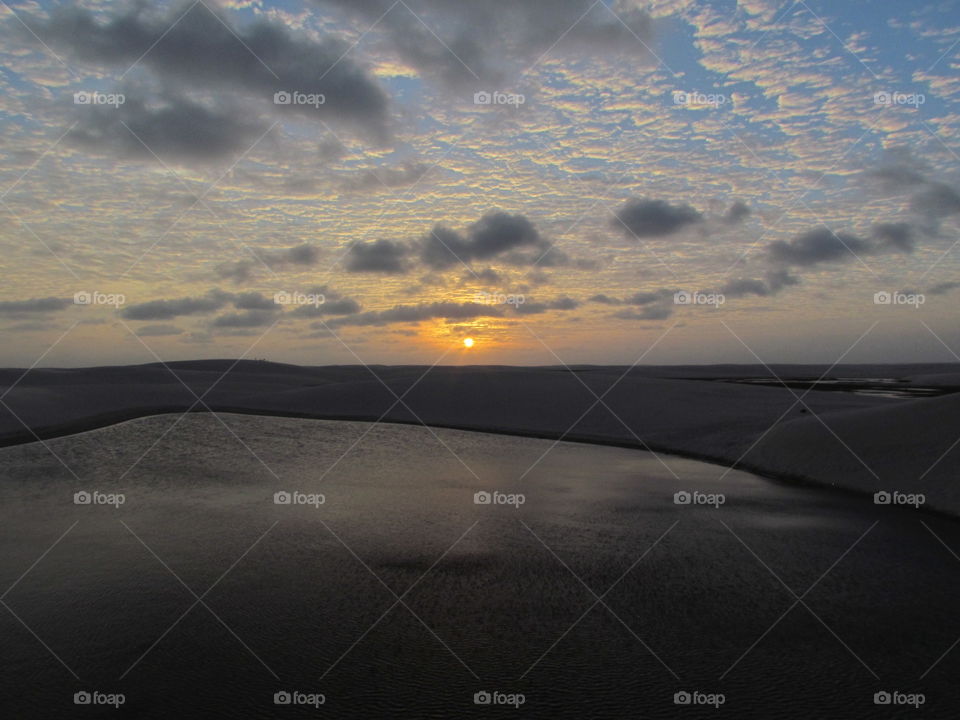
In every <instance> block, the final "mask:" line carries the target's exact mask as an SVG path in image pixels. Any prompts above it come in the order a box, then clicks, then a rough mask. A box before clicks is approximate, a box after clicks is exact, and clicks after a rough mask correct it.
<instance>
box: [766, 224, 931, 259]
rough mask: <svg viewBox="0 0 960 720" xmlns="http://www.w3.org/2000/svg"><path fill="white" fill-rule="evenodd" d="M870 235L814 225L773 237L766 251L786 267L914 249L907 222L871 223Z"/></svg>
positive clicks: (904, 251)
mask: <svg viewBox="0 0 960 720" xmlns="http://www.w3.org/2000/svg"><path fill="white" fill-rule="evenodd" d="M871 236H872V240H869V241H868V240H865V239H863V238H860V237H857V236H856V235H852V234H850V233H843V232H840V233H835V232H833V231H832V230H830V229H829V228H826V227H817V228H813V229H812V230H808V231H806V232H804V233H801V234H800V235H797V236H796V237H795V238H793V239H792V240H789V241H784V240H776V241H774V242H772V243H770V244H769V245H768V246H767V252H768V254H769V257H770V259H771V260H772V261H773V262H774V263H777V264H779V265H782V266H787V267H789V266H807V267H809V266H812V265H817V264H820V263H830V262H845V261H848V260H852V259H854V258H855V257H858V256H864V255H880V254H883V253H889V252H900V253H911V252H913V249H914V233H913V230H912V229H911V227H910V226H909V225H907V224H906V223H880V224H877V225H874V226H873V227H872V228H871Z"/></svg>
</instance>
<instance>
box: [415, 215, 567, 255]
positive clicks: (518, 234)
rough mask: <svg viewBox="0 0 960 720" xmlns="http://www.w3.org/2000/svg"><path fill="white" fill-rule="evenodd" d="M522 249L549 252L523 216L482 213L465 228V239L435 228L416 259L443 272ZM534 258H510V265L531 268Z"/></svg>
mask: <svg viewBox="0 0 960 720" xmlns="http://www.w3.org/2000/svg"><path fill="white" fill-rule="evenodd" d="M522 248H528V249H529V248H533V249H537V250H539V252H540V254H543V253H544V252H545V251H547V250H549V249H550V243H549V242H547V241H546V240H545V239H544V238H543V237H541V236H540V233H539V231H538V230H537V228H536V227H534V225H533V223H531V222H530V221H529V220H528V219H527V218H525V217H524V216H523V215H510V214H508V213H504V212H499V211H494V212H489V213H486V214H485V215H484V216H483V217H481V218H480V219H479V220H478V221H477V222H475V223H473V224H472V225H470V226H469V227H468V228H467V231H466V234H465V235H460V234H459V233H457V232H456V231H454V230H451V229H450V228H447V227H445V226H443V225H436V226H435V227H434V228H433V230H432V231H431V232H430V233H429V234H428V235H426V237H424V238H423V239H422V240H421V242H420V259H421V260H422V262H423V263H424V264H425V265H427V266H428V267H431V268H434V269H443V268H447V267H451V266H453V265H457V264H460V263H461V262H462V263H466V264H470V262H472V261H473V260H489V259H490V258H493V257H496V256H498V255H500V254H502V253H507V252H510V251H513V250H517V249H522ZM535 261H536V256H534V257H533V259H532V260H531V259H530V256H529V255H519V256H513V257H512V260H511V264H532V262H535Z"/></svg>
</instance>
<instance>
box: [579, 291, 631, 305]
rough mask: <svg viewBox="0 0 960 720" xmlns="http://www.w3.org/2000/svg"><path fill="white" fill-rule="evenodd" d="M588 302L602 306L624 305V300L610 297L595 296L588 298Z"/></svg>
mask: <svg viewBox="0 0 960 720" xmlns="http://www.w3.org/2000/svg"><path fill="white" fill-rule="evenodd" d="M587 302H594V303H600V304H601V305H623V300H620V299H619V298H614V297H610V296H609V295H604V294H602V293H601V294H600V295H594V296H593V297H590V298H587Z"/></svg>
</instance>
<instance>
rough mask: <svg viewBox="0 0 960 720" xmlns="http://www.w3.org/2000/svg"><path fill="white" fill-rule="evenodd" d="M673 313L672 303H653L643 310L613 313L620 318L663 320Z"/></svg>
mask: <svg viewBox="0 0 960 720" xmlns="http://www.w3.org/2000/svg"><path fill="white" fill-rule="evenodd" d="M672 314H673V307H671V306H670V305H651V306H649V307H645V308H644V309H643V310H640V311H637V310H620V311H618V312H615V313H614V314H613V317H615V318H617V319H619V320H663V319H664V318H668V317H670V316H671V315H672Z"/></svg>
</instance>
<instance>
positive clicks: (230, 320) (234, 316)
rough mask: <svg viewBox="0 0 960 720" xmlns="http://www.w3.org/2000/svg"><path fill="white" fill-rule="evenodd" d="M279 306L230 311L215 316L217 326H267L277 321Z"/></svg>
mask: <svg viewBox="0 0 960 720" xmlns="http://www.w3.org/2000/svg"><path fill="white" fill-rule="evenodd" d="M278 309H279V308H277V307H274V308H273V309H271V310H245V311H243V312H238V313H228V314H226V315H220V316H219V317H216V318H214V320H213V327H215V328H255V327H265V326H267V325H271V324H273V323H274V322H276V313H277V311H278Z"/></svg>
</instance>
